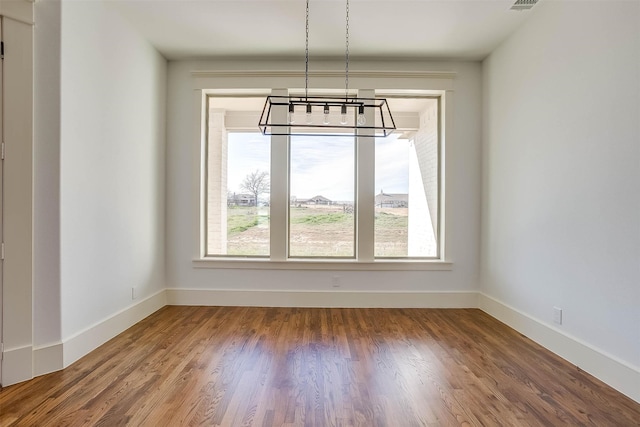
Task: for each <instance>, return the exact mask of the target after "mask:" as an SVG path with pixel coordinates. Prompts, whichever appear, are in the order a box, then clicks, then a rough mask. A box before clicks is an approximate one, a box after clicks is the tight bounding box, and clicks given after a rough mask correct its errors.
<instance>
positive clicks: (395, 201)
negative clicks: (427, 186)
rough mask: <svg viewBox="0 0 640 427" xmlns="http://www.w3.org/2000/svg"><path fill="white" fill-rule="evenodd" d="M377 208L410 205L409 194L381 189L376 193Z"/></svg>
mask: <svg viewBox="0 0 640 427" xmlns="http://www.w3.org/2000/svg"><path fill="white" fill-rule="evenodd" d="M375 203H376V207H377V208H406V207H408V206H409V195H408V194H406V193H385V192H383V191H380V193H378V194H376V202H375Z"/></svg>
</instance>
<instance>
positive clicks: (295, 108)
mask: <svg viewBox="0 0 640 427" xmlns="http://www.w3.org/2000/svg"><path fill="white" fill-rule="evenodd" d="M278 107H281V108H283V110H282V111H283V112H285V111H286V113H287V120H286V121H278V120H270V119H271V118H272V117H273V112H274V109H276V108H278ZM369 110H373V111H374V117H376V118H375V119H374V120H373V122H374V124H367V123H366V122H365V123H358V117H362V115H364V114H365V111H369ZM318 112H322V113H323V114H324V115H325V116H326V115H328V114H330V112H339V113H340V116H341V122H339V123H336V122H335V121H334V122H333V123H329V122H327V123H324V122H323V123H315V122H313V121H311V122H310V123H307V122H306V121H305V120H292V116H293V114H298V113H300V114H299V115H300V117H304V116H303V115H302V114H307V115H308V114H313V115H314V116H313V118H314V119H315V118H316V116H318V114H317V113H318ZM365 120H366V119H365ZM259 126H260V131H261V132H262V133H263V134H264V135H293V136H326V135H327V134H329V133H330V134H333V135H335V134H336V133H337V134H340V135H352V134H354V132H355V131H356V130H360V131H365V130H370V131H372V132H368V133H367V135H368V136H373V137H386V136H389V135H390V134H391V133H392V132H393V131H395V130H396V126H395V122H394V120H393V116H392V115H391V110H390V109H389V104H388V103H387V100H386V99H384V98H346V99H345V98H342V97H340V98H336V97H329V96H314V97H300V96H275V95H271V96H268V97H267V100H266V102H265V104H264V108H263V109H262V114H261V115H260V123H259ZM361 133H365V132H361Z"/></svg>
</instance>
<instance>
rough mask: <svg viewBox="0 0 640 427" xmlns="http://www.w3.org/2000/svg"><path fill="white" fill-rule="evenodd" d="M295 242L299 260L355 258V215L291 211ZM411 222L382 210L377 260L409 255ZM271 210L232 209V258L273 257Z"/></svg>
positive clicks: (334, 209)
mask: <svg viewBox="0 0 640 427" xmlns="http://www.w3.org/2000/svg"><path fill="white" fill-rule="evenodd" d="M289 217H290V231H291V239H292V240H291V242H290V249H291V250H292V255H295V256H329V257H331V256H347V257H348V256H353V242H354V238H355V237H354V236H355V223H354V214H353V213H346V212H344V211H343V210H342V208H341V207H340V206H314V207H299V208H297V207H292V208H291V209H290V211H289ZM408 223H409V219H408V216H407V213H406V210H397V213H396V211H395V210H386V211H382V210H378V209H376V217H375V227H376V234H375V240H376V242H375V244H376V250H375V252H376V254H377V256H391V257H394V256H399V257H403V256H406V254H407V237H408V236H407V231H408ZM268 224H269V208H265V207H260V208H256V207H229V209H228V211H227V230H228V239H229V240H228V247H227V249H228V254H229V255H266V254H268V253H269V234H268Z"/></svg>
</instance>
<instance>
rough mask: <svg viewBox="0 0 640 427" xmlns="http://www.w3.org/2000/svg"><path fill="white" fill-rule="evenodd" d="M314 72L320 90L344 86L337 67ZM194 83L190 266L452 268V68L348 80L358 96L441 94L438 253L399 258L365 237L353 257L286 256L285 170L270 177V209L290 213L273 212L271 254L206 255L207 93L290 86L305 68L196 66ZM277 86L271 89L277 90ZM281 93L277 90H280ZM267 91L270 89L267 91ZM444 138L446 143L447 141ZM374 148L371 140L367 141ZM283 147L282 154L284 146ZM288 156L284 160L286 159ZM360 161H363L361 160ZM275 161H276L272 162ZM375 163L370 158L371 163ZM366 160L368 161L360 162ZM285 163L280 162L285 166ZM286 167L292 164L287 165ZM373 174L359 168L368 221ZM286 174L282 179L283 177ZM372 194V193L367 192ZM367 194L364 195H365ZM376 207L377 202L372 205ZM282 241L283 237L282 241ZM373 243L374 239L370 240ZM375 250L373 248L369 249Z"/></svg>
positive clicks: (278, 156) (365, 74)
mask: <svg viewBox="0 0 640 427" xmlns="http://www.w3.org/2000/svg"><path fill="white" fill-rule="evenodd" d="M310 75H311V76H313V77H317V79H315V80H314V82H316V81H317V83H316V87H317V88H318V89H324V88H326V89H331V88H336V87H341V85H342V84H343V83H344V73H343V72H339V71H335V72H334V71H322V72H317V73H313V72H312V73H310ZM192 77H193V88H194V103H193V105H194V109H195V114H193V116H194V117H195V120H194V122H195V123H194V127H195V129H196V130H197V132H196V134H197V135H200V150H198V151H195V150H194V151H195V152H197V153H198V155H199V158H197V159H194V163H193V164H194V165H195V164H197V165H199V168H194V174H193V183H194V185H193V186H192V188H194V189H195V190H196V191H197V192H198V194H197V195H196V197H194V200H198V201H199V204H200V206H199V209H196V210H195V212H196V213H197V218H194V221H193V224H194V226H193V234H192V235H193V236H194V237H193V239H194V246H193V247H194V249H195V254H194V257H193V260H192V266H193V267H194V268H214V269H228V268H231V269H264V270H272V269H275V270H363V271H369V270H452V269H453V262H452V260H451V245H450V242H451V231H450V230H447V227H446V224H447V223H448V221H447V220H448V219H450V215H451V209H450V197H446V191H447V187H448V185H447V183H449V182H451V180H450V177H449V172H448V171H450V170H451V168H450V167H448V165H447V162H448V160H447V156H446V150H445V146H451V144H452V140H453V126H452V122H453V120H452V118H453V79H454V77H455V73H454V72H402V71H399V72H377V71H359V72H353V71H352V72H350V73H349V81H350V86H351V87H352V88H354V89H360V92H361V93H360V95H361V96H364V95H365V91H366V88H384V90H385V91H397V93H403V92H405V91H407V92H408V93H410V91H412V90H413V91H415V90H421V91H433V92H434V94H439V95H440V96H441V111H442V113H443V114H442V116H441V141H442V145H441V150H440V153H439V155H440V167H441V172H440V179H441V181H442V182H441V185H440V195H439V197H440V203H439V206H440V213H439V221H440V233H439V239H440V242H439V248H440V249H439V253H440V257H439V258H437V259H420V258H400V259H375V258H374V256H373V245H372V244H368V243H367V241H362V240H361V241H359V242H358V245H357V247H359V248H370V250H369V251H367V252H362V251H361V252H360V253H358V254H357V256H356V258H355V259H330V258H327V259H313V260H307V259H296V258H287V254H286V240H287V239H288V233H287V231H286V230H287V221H288V210H286V208H285V206H287V203H288V196H287V192H288V185H287V182H286V179H287V177H286V173H283V174H282V175H283V176H284V178H283V177H282V176H272V177H271V179H272V184H275V185H272V190H271V191H272V193H271V197H272V201H273V203H271V209H285V211H286V212H277V214H276V212H274V214H273V215H271V218H272V224H271V230H272V233H271V247H270V251H271V253H270V257H268V258H242V257H239V258H233V257H226V256H225V257H211V256H206V248H205V247H204V244H205V243H204V242H205V239H204V233H205V223H206V217H205V215H206V212H205V203H206V194H205V191H204V189H205V182H204V179H203V177H204V176H206V170H205V168H206V158H205V156H204V153H205V152H206V148H205V147H206V146H205V144H206V141H205V134H206V132H205V127H206V120H205V117H206V115H205V108H204V106H205V105H206V97H207V94H208V93H210V92H211V91H213V92H215V93H223V92H224V91H229V93H237V92H238V90H247V91H250V92H252V93H255V90H257V89H259V90H262V89H264V88H265V87H272V88H273V87H292V86H295V84H294V85H292V84H291V82H292V81H294V82H297V81H299V79H300V78H303V77H304V73H302V72H300V71H265V72H256V71H221V72H219V71H195V72H192ZM276 91H278V90H277V89H276V90H274V91H273V93H274V94H275V93H276ZM281 91H282V93H283V94H286V92H287V90H286V89H281ZM278 93H279V92H278ZM265 95H266V94H265ZM280 138H282V141H278V140H277V139H276V140H275V141H274V140H272V147H271V162H272V168H273V166H274V165H275V167H276V170H277V169H279V168H278V164H279V163H281V162H285V164H286V159H287V155H286V150H287V143H286V137H280ZM445 141H446V144H445V143H444V142H445ZM365 145H367V146H371V147H373V144H365ZM283 150H284V155H283V153H282V151H283ZM357 155H358V156H361V155H362V156H366V157H368V156H370V155H371V153H369V152H368V151H367V150H364V151H362V153H360V150H359V152H358V154H357ZM283 159H284V160H283ZM359 160H365V159H364V158H363V159H359ZM274 162H275V163H274ZM369 163H372V162H369ZM361 164H368V163H366V162H365V163H361ZM281 166H282V165H281ZM285 170H288V168H285ZM371 173H373V166H371V167H369V168H358V172H357V174H358V177H357V181H358V184H357V185H358V186H359V188H358V192H357V194H358V196H357V197H358V201H357V202H358V206H360V207H361V208H360V209H358V221H357V222H356V223H357V224H359V223H360V221H370V219H369V216H371V215H369V216H367V217H366V219H365V215H366V212H367V211H366V209H362V207H363V206H369V204H367V203H364V202H365V200H363V199H362V198H364V197H374V193H375V192H374V191H373V190H371V189H368V187H367V188H361V187H360V185H363V186H367V185H369V186H372V185H373V180H369V181H371V182H370V183H367V180H366V179H362V178H365V177H368V176H369V175H370V174H371ZM282 179H284V182H281V181H282ZM368 193H371V194H368ZM365 195H366V196H365ZM282 197H284V200H285V201H287V203H278V202H277V201H278V200H280V199H281V198H282ZM370 205H371V207H372V209H373V203H371V204H370ZM360 215H362V216H363V217H362V218H360ZM274 218H280V223H274V222H273V220H274ZM362 234H363V233H357V235H358V239H360V238H361V237H360V236H361V235H362ZM362 238H363V239H372V238H373V236H365V237H362ZM282 240H284V242H283V241H282ZM369 243H371V242H369ZM369 252H371V253H369Z"/></svg>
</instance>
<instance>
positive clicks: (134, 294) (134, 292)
mask: <svg viewBox="0 0 640 427" xmlns="http://www.w3.org/2000/svg"><path fill="white" fill-rule="evenodd" d="M136 298H138V290H137V289H136V287H135V286H134V287H133V288H131V299H136Z"/></svg>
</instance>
